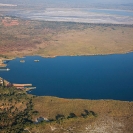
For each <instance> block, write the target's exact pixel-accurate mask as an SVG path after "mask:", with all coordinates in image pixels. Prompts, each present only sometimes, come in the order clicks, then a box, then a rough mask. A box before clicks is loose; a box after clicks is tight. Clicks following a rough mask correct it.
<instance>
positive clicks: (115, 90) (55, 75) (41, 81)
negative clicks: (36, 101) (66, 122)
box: [0, 53, 133, 101]
mask: <svg viewBox="0 0 133 133" xmlns="http://www.w3.org/2000/svg"><path fill="white" fill-rule="evenodd" d="M20 60H22V59H21V58H16V59H14V60H12V61H10V62H8V65H7V67H8V68H10V71H8V72H5V71H0V77H3V78H5V79H6V80H8V81H10V82H12V83H32V84H33V86H36V89H35V90H33V91H31V93H32V94H34V95H39V96H57V97H62V98H80V99H81V98H82V99H115V100H125V101H133V53H128V54H118V55H117V54H116V55H103V56H102V55H98V56H73V57H71V56H65V57H64V56H63V57H56V58H43V57H40V56H28V57H26V58H24V60H25V62H24V63H21V62H20ZM34 60H39V62H34Z"/></svg>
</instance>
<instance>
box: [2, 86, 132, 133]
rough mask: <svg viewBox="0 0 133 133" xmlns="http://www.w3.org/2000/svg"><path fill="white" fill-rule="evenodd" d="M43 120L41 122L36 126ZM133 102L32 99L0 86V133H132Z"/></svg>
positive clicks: (22, 91)
mask: <svg viewBox="0 0 133 133" xmlns="http://www.w3.org/2000/svg"><path fill="white" fill-rule="evenodd" d="M39 117H42V118H45V120H44V121H42V122H39V123H35V121H36V119H37V118H39ZM132 125H133V102H124V101H115V100H81V99H63V98H57V97H50V96H43V97H38V96H33V95H30V94H27V93H26V92H25V90H19V89H15V88H11V87H8V88H6V87H0V132H1V133H8V132H10V133H18V132H19V133H23V132H31V133H37V132H38V133H53V132H54V133H88V132H89V133H94V132H96V133H102V132H104V133H112V132H118V133H123V132H125V133H132V132H133V127H132Z"/></svg>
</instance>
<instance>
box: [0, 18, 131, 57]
mask: <svg viewBox="0 0 133 133" xmlns="http://www.w3.org/2000/svg"><path fill="white" fill-rule="evenodd" d="M132 36H133V26H132V25H112V24H82V23H70V22H66V23H64V22H47V21H31V20H22V19H19V18H11V17H1V18H0V40H1V41H0V56H1V58H2V57H6V58H12V57H18V56H25V55H40V56H46V57H47V56H50V57H54V56H66V55H72V56H76V55H95V54H115V53H126V52H131V51H133V43H132V42H133V38H132Z"/></svg>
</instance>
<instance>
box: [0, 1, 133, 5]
mask: <svg viewBox="0 0 133 133" xmlns="http://www.w3.org/2000/svg"><path fill="white" fill-rule="evenodd" d="M22 1H23V3H27V2H28V3H47V2H53V3H59V2H64V3H65V2H66V3H78V2H79V3H101V4H129V3H133V0H0V3H14V4H15V3H16V4H17V3H21V2H22Z"/></svg>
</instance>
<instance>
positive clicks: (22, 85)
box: [0, 77, 36, 91]
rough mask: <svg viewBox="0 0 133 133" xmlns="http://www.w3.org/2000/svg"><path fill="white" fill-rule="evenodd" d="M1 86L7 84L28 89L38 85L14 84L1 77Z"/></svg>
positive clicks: (7, 85)
mask: <svg viewBox="0 0 133 133" xmlns="http://www.w3.org/2000/svg"><path fill="white" fill-rule="evenodd" d="M0 86H6V87H15V88H16V89H24V90H26V91H29V90H32V89H35V88H36V87H33V86H32V84H14V83H10V82H8V81H7V80H5V79H3V78H1V77H0Z"/></svg>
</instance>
